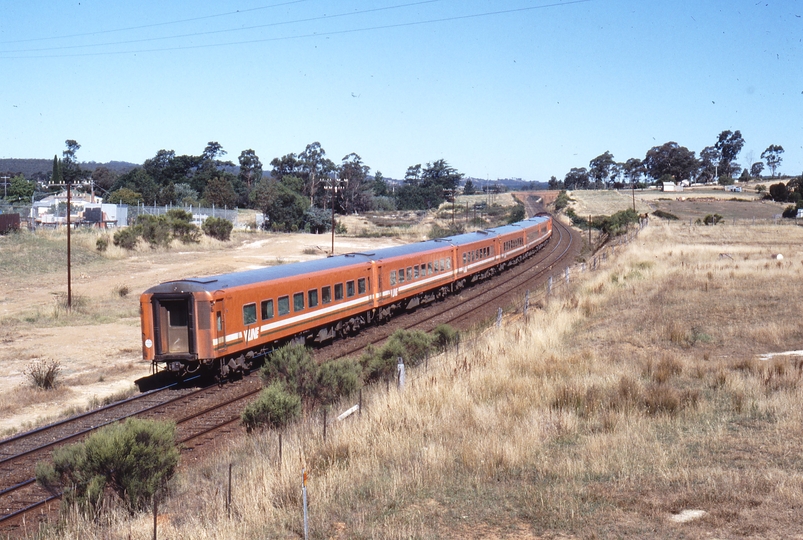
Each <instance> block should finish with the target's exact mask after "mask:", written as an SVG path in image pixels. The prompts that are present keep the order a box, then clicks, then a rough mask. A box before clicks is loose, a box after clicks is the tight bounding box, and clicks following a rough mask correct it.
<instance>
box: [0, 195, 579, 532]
mask: <svg viewBox="0 0 803 540" xmlns="http://www.w3.org/2000/svg"><path fill="white" fill-rule="evenodd" d="M526 204H527V207H528V214H529V215H533V214H535V213H536V212H537V211H538V210H539V209H538V208H534V207H533V205H532V204H531V203H530V201H527V203H526ZM553 223H554V225H553V227H554V229H553V230H554V231H556V232H557V235H555V234H554V233H553V241H551V242H550V244H549V245H548V246H547V248H546V249H545V250H542V251H541V252H540V253H538V254H536V255H534V256H533V257H530V258H529V259H528V260H526V261H524V262H522V263H521V264H519V265H517V266H515V267H513V268H510V269H508V270H507V271H506V272H504V273H503V274H501V275H499V276H496V277H494V278H493V279H491V280H487V281H484V282H482V283H479V284H476V285H474V286H472V287H469V288H467V289H464V290H463V291H461V293H460V294H457V295H455V296H453V297H450V298H448V299H446V300H444V301H441V302H437V303H435V304H433V305H430V306H428V307H426V308H423V309H420V310H417V311H416V312H414V313H412V314H407V315H403V316H401V317H399V318H397V320H396V321H394V324H390V325H386V326H384V327H373V328H371V329H370V330H369V331H368V332H364V334H365V337H364V338H362V336H363V334H360V336H358V337H357V338H352V339H349V340H343V341H341V342H336V344H335V345H334V346H330V347H327V348H325V349H321V350H320V351H319V353H320V352H323V354H316V357H317V358H318V360H319V361H325V360H327V359H329V358H334V357H341V356H345V355H349V354H354V353H356V352H359V351H360V350H362V349H363V348H365V347H366V346H367V345H368V344H369V343H378V342H381V341H383V340H384V339H386V338H387V337H388V336H389V335H390V334H391V333H392V332H393V331H394V330H395V329H396V328H399V327H403V328H406V329H409V328H419V329H423V330H431V329H432V328H434V327H436V326H437V325H439V324H452V325H454V326H457V327H459V328H461V327H462V328H466V327H468V326H470V325H471V324H473V323H475V322H476V321H477V320H478V319H479V320H481V319H486V318H487V317H488V316H491V315H492V314H493V313H495V311H496V309H497V308H498V307H502V306H507V305H510V304H511V303H513V302H514V300H515V299H520V297H521V294H522V293H523V290H524V289H525V288H527V287H534V286H536V285H538V283H539V280H541V281H543V280H544V278H545V275H546V274H547V273H548V272H549V271H550V270H551V269H553V267H554V266H555V265H558V264H564V263H566V259H567V258H569V259H571V258H572V255H573V254H574V251H573V248H574V247H575V246H576V244H577V240H576V238H575V235H574V234H573V233H572V231H571V230H570V229H569V228H568V227H566V226H564V225H562V224H560V223H559V222H558V221H557V220H555V221H554V222H553ZM555 236H557V237H558V238H557V241H555ZM568 262H569V263H570V262H571V261H570V260H569V261H568ZM338 345H339V346H338ZM171 386H173V385H171ZM168 388H169V387H165V388H162V389H158V390H154V391H151V392H147V393H145V394H141V395H139V396H135V397H133V398H129V399H128V400H124V401H122V402H118V403H114V404H111V405H108V406H106V407H103V408H101V409H97V410H95V411H90V412H88V413H85V414H82V415H78V416H76V417H72V418H69V419H66V420H63V421H61V422H57V423H55V424H51V425H49V426H44V427H42V428H39V429H37V430H33V431H31V432H27V433H23V434H20V435H17V436H15V437H12V438H10V439H6V440H4V441H0V534H14V532H15V531H18V530H19V526H20V523H21V522H22V520H23V519H25V518H26V517H27V518H28V521H29V522H30V521H31V517H32V516H35V515H36V512H37V510H38V511H39V516H45V515H48V514H52V513H53V512H54V511H56V510H57V507H58V505H56V504H53V503H54V501H55V500H56V499H59V498H60V494H52V493H49V492H47V491H46V490H45V489H44V488H42V487H40V486H38V485H37V484H36V482H35V479H34V469H35V464H36V462H38V461H41V460H44V459H49V457H50V454H51V452H52V450H53V449H54V448H55V447H57V446H60V445H63V444H66V443H69V442H75V441H77V440H80V439H81V438H83V437H85V436H86V435H87V434H89V433H91V432H92V431H94V430H95V429H98V428H99V427H102V426H103V425H107V424H110V423H112V422H115V421H119V420H122V419H124V418H128V417H131V416H137V417H139V418H153V419H167V420H174V421H175V422H176V429H177V440H178V441H179V442H180V443H181V444H182V451H183V452H184V453H185V454H191V453H193V452H194V451H195V449H196V448H197V447H199V446H202V445H203V444H204V443H205V442H207V441H209V440H212V439H219V438H220V435H221V434H225V432H227V431H234V430H236V429H237V428H238V425H239V424H238V421H239V419H240V412H241V411H242V409H243V407H244V406H245V405H246V403H247V402H248V401H249V400H250V399H252V398H253V397H254V396H255V395H256V394H257V393H258V392H259V391H260V390H261V384H260V382H259V376H258V375H257V374H256V373H253V374H251V375H250V376H248V377H245V378H243V379H242V380H240V381H236V382H234V383H229V384H226V385H223V386H221V387H204V388H197V389H192V390H182V391H181V395H179V396H175V395H173V396H170V397H166V394H167V392H168ZM54 507H55V508H54ZM44 509H47V511H45V510H44ZM35 520H36V518H34V521H35Z"/></svg>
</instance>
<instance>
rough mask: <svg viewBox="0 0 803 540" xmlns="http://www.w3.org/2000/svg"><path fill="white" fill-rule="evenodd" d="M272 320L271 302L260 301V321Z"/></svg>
mask: <svg viewBox="0 0 803 540" xmlns="http://www.w3.org/2000/svg"><path fill="white" fill-rule="evenodd" d="M272 318H273V300H263V301H262V320H263V321H264V320H266V319H272Z"/></svg>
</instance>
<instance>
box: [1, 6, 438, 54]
mask: <svg viewBox="0 0 803 540" xmlns="http://www.w3.org/2000/svg"><path fill="white" fill-rule="evenodd" d="M302 1H305V0H302ZM440 1H441V0H419V1H417V2H410V3H408V4H398V5H395V6H385V7H380V8H371V9H365V10H362V11H349V12H347V13H338V14H335V15H318V16H317V17H308V18H306V19H295V20H292V21H282V22H273V23H266V24H258V25H254V26H241V27H238V28H228V29H225V30H207V31H205V32H193V33H190V34H177V35H172V36H162V37H154V38H142V39H131V40H126V41H112V42H106V43H95V44H91V45H60V46H58V47H42V48H39V49H15V50H7V51H2V50H0V54H16V53H33V52H45V51H59V50H66V49H84V48H88V47H109V46H113V45H131V44H133V43H148V42H152V41H165V40H168V39H181V38H192V37H199V36H208V35H214V34H226V33H231V32H244V31H246V30H257V29H260V28H270V27H275V26H284V25H289V24H301V23H308V22H314V21H321V20H325V19H339V18H342V17H351V16H354V15H364V14H366V13H375V12H378V11H388V10H391V9H401V8H406V7H412V6H418V5H421V4H432V3H435V2H440ZM165 24H170V23H165Z"/></svg>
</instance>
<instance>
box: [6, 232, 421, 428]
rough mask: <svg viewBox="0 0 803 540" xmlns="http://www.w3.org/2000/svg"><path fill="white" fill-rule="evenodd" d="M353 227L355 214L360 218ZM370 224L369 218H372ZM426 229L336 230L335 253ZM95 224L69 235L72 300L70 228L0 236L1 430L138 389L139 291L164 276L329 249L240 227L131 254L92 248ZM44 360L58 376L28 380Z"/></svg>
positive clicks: (324, 238)
mask: <svg viewBox="0 0 803 540" xmlns="http://www.w3.org/2000/svg"><path fill="white" fill-rule="evenodd" d="M353 226H354V227H356V226H357V223H356V221H355V223H353ZM365 227H366V228H368V227H369V226H368V225H365ZM422 231H423V228H421V229H420V230H419V228H416V227H412V228H409V229H406V230H405V231H397V237H395V238H354V237H349V238H343V237H338V238H336V242H335V250H336V252H338V253H342V252H346V251H359V250H365V249H370V248H376V247H382V246H387V245H395V244H398V243H402V242H408V241H410V238H408V237H402V236H401V235H402V234H407V235H411V236H415V237H416V238H417V237H418V236H420V235H421V234H423V233H422ZM100 234H102V233H98V232H97V231H76V233H75V234H73V235H72V239H73V242H72V261H73V266H72V280H73V287H72V290H73V298H74V309H73V310H72V312H71V313H67V312H66V310H65V309H64V305H65V297H66V291H67V275H66V260H67V257H66V245H67V244H66V232H64V231H59V232H54V231H40V232H37V233H36V234H28V233H25V234H21V235H9V236H2V237H0V344H1V345H0V366H2V370H1V371H0V390H2V391H1V392H0V436H2V435H8V434H10V433H13V432H15V431H18V430H21V429H27V428H30V427H31V426H33V425H37V424H41V423H43V422H46V421H48V420H52V419H54V418H56V417H58V416H62V415H64V414H66V413H70V412H74V411H78V410H83V409H85V408H86V407H87V406H91V405H96V404H98V403H100V402H102V401H103V400H106V399H110V398H112V397H115V396H118V397H119V396H122V395H125V394H127V393H131V392H133V391H134V385H133V381H134V380H136V379H137V378H139V377H142V376H145V375H147V374H148V373H150V371H149V370H150V366H149V364H147V363H145V362H143V361H142V360H141V354H142V353H141V344H140V337H139V336H140V330H139V295H140V293H141V292H142V291H144V290H145V289H147V288H148V287H151V286H153V285H155V284H157V283H161V282H163V281H168V280H171V279H180V278H184V277H190V276H202V275H209V274H215V273H221V272H231V271H236V270H245V269H249V268H256V267H258V266H265V265H273V264H282V263H285V262H292V261H298V260H304V259H311V258H316V257H325V256H326V253H327V251H329V250H330V249H331V237H330V236H329V235H309V234H270V233H263V232H254V233H245V232H240V233H236V234H235V235H234V236H233V239H232V241H231V242H226V243H224V242H218V241H216V240H210V239H208V238H205V239H204V240H203V241H202V242H201V243H200V244H197V245H182V244H180V243H177V242H174V244H173V246H172V247H171V248H170V249H156V250H152V249H150V248H148V247H141V248H140V249H139V250H138V251H136V252H134V253H131V254H129V253H125V252H124V250H121V249H120V248H116V247H114V246H113V245H110V246H109V249H108V251H107V252H106V253H104V254H100V253H98V252H97V250H96V249H95V243H96V240H97V238H98V236H99V235H100ZM37 360H57V361H58V362H59V363H60V365H61V377H60V380H61V383H62V384H61V385H60V387H59V388H58V389H56V390H55V391H40V390H36V389H34V388H31V386H30V384H28V379H27V377H26V376H25V370H26V369H27V368H28V367H29V366H30V365H31V364H32V362H34V361H37Z"/></svg>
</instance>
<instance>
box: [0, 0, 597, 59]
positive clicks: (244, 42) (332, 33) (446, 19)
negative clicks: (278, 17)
mask: <svg viewBox="0 0 803 540" xmlns="http://www.w3.org/2000/svg"><path fill="white" fill-rule="evenodd" d="M437 1H440V0H421V1H419V2H413V3H409V4H401V5H397V6H388V7H385V8H373V9H370V10H365V11H361V12H349V13H343V14H338V15H334V16H333V15H322V16H319V17H315V18H310V19H303V20H297V21H285V22H281V23H270V24H266V25H259V26H257V27H249V28H248V29H254V28H259V27H268V26H276V25H286V24H297V23H300V22H310V21H312V20H325V19H329V18H334V17H346V16H351V15H358V14H364V13H369V12H372V11H381V10H388V9H396V8H400V7H409V6H413V5H418V4H426V3H431V2H437ZM592 1H593V0H568V1H565V2H555V3H551V4H542V5H538V6H527V7H521V8H511V9H503V10H495V11H487V12H483V13H473V14H468V15H452V16H449V17H441V18H436V19H427V20H421V21H409V22H402V23H392V24H384V25H375V26H367V27H363V28H350V29H346V30H332V31H329V32H310V33H305V34H297V35H291V36H279V37H269V38H258V39H249V40H241V41H229V42H223V43H207V44H201V45H181V46H176V47H161V48H152V49H137V50H126V51H101V52H87V53H67V54H52V55H33V56H0V59H10V58H74V57H90V56H111V55H123V54H142V53H156V52H172V51H181V50H196V49H208V48H218V47H228V46H234V45H251V44H256V43H269V42H277V41H290V40H297V39H306V38H314V37H329V36H338V35H346V34H354V33H361V32H371V31H377V30H390V29H394V28H405V27H412V26H421V25H427V24H438V23H445V22H453V21H460V20H468V19H476V18H482V17H492V16H498V15H507V14H511V13H521V12H526V11H533V10H536V9H547V8H554V7H563V6H568V5H572V4H583V3H587V2H592ZM240 30H244V29H242V28H238V29H232V30H225V31H224V30H218V31H209V32H199V33H195V34H186V35H182V36H180V37H195V36H200V35H206V34H210V33H222V32H231V31H240ZM176 37H177V36H171V37H165V38H150V39H146V40H139V41H152V40H156V39H174V38H176ZM133 42H137V41H133ZM129 43H130V42H119V43H112V44H103V45H77V46H69V47H58V48H48V49H42V50H43V51H44V50H62V49H65V48H81V47H93V46H94V47H97V46H109V45H115V44H116V45H119V44H129ZM27 52H38V50H36V49H34V50H14V51H0V55H10V54H19V53H27Z"/></svg>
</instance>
